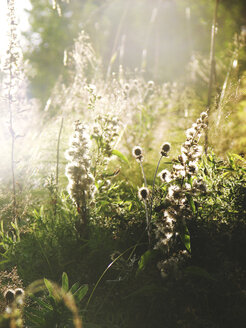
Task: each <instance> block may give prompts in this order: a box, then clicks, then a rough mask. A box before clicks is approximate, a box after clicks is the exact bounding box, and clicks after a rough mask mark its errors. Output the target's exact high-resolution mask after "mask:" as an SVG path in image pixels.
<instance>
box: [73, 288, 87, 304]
mask: <svg viewBox="0 0 246 328" xmlns="http://www.w3.org/2000/svg"><path fill="white" fill-rule="evenodd" d="M88 289H89V287H88V285H83V286H81V287H80V288H79V289H78V290H77V291H76V292H75V293H74V294H73V296H74V298H75V299H76V301H77V302H80V301H81V300H82V299H83V298H84V297H85V295H86V293H87V292H88Z"/></svg>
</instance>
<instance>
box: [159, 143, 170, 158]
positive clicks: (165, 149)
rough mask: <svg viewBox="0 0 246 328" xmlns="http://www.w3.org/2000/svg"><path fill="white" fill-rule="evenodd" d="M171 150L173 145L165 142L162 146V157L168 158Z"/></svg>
mask: <svg viewBox="0 0 246 328" xmlns="http://www.w3.org/2000/svg"><path fill="white" fill-rule="evenodd" d="M170 149H171V145H170V143H169V142H165V143H164V144H163V145H162V146H161V156H165V157H167V156H168V153H169V151H170Z"/></svg>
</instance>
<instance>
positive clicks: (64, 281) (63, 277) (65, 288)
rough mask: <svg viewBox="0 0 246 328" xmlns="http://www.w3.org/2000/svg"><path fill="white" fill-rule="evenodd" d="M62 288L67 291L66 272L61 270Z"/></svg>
mask: <svg viewBox="0 0 246 328" xmlns="http://www.w3.org/2000/svg"><path fill="white" fill-rule="evenodd" d="M62 289H63V290H64V292H65V293H67V292H68V289H69V283H68V276H67V274H66V272H63V274H62Z"/></svg>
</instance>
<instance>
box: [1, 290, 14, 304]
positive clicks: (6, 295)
mask: <svg viewBox="0 0 246 328" xmlns="http://www.w3.org/2000/svg"><path fill="white" fill-rule="evenodd" d="M3 296H4V298H5V300H6V301H7V303H12V302H13V301H14V299H15V291H14V290H13V289H11V288H9V289H7V290H6V291H5V292H4V294H3Z"/></svg>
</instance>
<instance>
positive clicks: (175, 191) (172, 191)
mask: <svg viewBox="0 0 246 328" xmlns="http://www.w3.org/2000/svg"><path fill="white" fill-rule="evenodd" d="M181 195H182V190H181V189H180V187H179V186H175V185H174V186H170V187H169V189H168V197H169V198H170V199H172V198H173V199H179V198H180V196H181Z"/></svg>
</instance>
